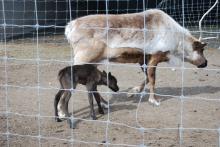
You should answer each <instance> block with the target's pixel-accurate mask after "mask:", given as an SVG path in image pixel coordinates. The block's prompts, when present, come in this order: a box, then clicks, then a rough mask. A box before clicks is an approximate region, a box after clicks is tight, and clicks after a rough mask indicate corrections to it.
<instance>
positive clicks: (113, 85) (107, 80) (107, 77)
mask: <svg viewBox="0 0 220 147" xmlns="http://www.w3.org/2000/svg"><path fill="white" fill-rule="evenodd" d="M102 82H103V83H104V85H107V86H108V87H109V88H110V89H111V90H112V91H114V92H117V91H118V90H119V87H118V85H117V79H116V78H115V77H114V76H113V75H112V74H111V72H109V73H108V74H107V73H106V72H105V71H103V72H102Z"/></svg>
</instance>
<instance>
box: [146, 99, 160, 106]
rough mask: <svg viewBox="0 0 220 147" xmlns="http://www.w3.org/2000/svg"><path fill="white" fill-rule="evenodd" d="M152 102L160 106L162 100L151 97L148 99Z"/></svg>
mask: <svg viewBox="0 0 220 147" xmlns="http://www.w3.org/2000/svg"><path fill="white" fill-rule="evenodd" d="M148 101H149V102H150V103H151V104H153V105H154V106H160V101H157V100H156V99H154V98H149V100H148Z"/></svg>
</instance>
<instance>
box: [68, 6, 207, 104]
mask: <svg viewBox="0 0 220 147" xmlns="http://www.w3.org/2000/svg"><path fill="white" fill-rule="evenodd" d="M65 35H66V37H67V39H68V41H69V43H70V44H71V46H72V48H73V53H74V64H83V63H95V62H102V61H103V60H109V61H112V62H121V63H139V64H141V65H144V63H148V68H147V72H146V76H147V79H148V80H147V82H149V88H150V97H149V102H151V103H153V104H155V105H159V104H160V103H159V101H158V100H157V98H156V97H155V94H154V89H155V70H156V66H157V64H158V63H160V62H175V63H176V62H177V61H178V62H179V61H182V60H183V59H184V61H187V62H190V63H192V64H194V65H196V66H197V67H198V68H203V67H206V66H207V60H206V58H205V57H204V55H203V50H204V47H205V46H206V43H203V42H201V41H199V40H198V39H197V38H195V37H193V36H192V35H191V34H190V32H189V31H188V30H187V29H185V28H183V27H182V26H180V25H179V24H178V23H177V22H176V21H175V20H174V19H173V18H171V17H170V16H169V15H167V14H166V13H164V12H163V11H161V10H157V9H151V10H146V11H144V12H141V13H133V14H121V15H90V16H85V17H81V18H78V19H76V20H73V21H71V22H69V24H68V25H67V26H66V29H65ZM107 37H108V39H106V38H107ZM145 55H146V56H148V55H150V57H149V58H145V59H147V61H143V60H142V61H140V60H139V59H140V58H141V56H142V59H143V56H145ZM144 85H145V84H144V83H142V84H141V85H140V86H138V87H135V89H136V90H137V92H141V91H142V90H143V88H144Z"/></svg>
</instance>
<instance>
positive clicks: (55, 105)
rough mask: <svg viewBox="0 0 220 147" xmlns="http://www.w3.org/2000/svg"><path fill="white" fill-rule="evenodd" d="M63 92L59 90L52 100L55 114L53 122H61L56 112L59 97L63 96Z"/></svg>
mask: <svg viewBox="0 0 220 147" xmlns="http://www.w3.org/2000/svg"><path fill="white" fill-rule="evenodd" d="M63 92H64V90H59V92H58V93H57V94H56V96H55V98H54V112H55V121H56V122H61V119H59V118H58V110H57V105H58V103H59V101H60V97H61V95H62V94H63Z"/></svg>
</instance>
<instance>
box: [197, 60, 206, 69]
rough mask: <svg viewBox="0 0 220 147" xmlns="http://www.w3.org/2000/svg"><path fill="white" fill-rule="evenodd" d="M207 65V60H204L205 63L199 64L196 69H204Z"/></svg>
mask: <svg viewBox="0 0 220 147" xmlns="http://www.w3.org/2000/svg"><path fill="white" fill-rule="evenodd" d="M207 65H208V61H207V60H205V62H204V63H203V64H201V65H199V66H197V67H198V68H204V67H206V66H207Z"/></svg>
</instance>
